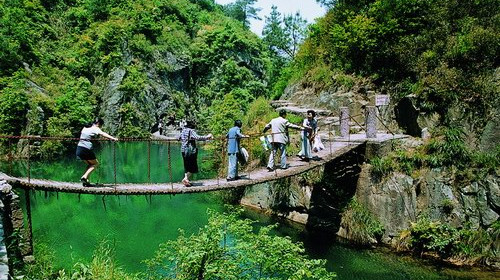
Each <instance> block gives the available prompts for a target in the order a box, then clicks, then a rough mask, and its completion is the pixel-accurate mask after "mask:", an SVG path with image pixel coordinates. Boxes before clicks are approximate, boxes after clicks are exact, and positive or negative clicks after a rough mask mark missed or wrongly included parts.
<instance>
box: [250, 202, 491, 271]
mask: <svg viewBox="0 0 500 280" xmlns="http://www.w3.org/2000/svg"><path fill="white" fill-rule="evenodd" d="M243 217H244V218H249V219H251V220H255V221H257V224H258V225H260V226H263V225H269V224H277V225H278V226H277V228H276V229H275V230H274V231H273V233H274V234H276V235H279V236H289V237H290V238H291V239H292V240H294V241H300V242H302V243H303V244H304V249H305V251H306V254H307V255H308V256H309V257H311V258H315V259H326V260H327V263H326V266H327V269H328V270H329V271H334V272H336V273H337V277H338V278H337V279H352V280H354V279H356V280H372V279H377V280H417V279H422V280H423V279H439V280H441V279H443V280H445V279H446V280H465V279H482V280H491V279H500V273H498V272H494V271H487V270H485V269H481V268H463V269H460V268H456V267H451V266H447V265H445V264H437V263H433V262H432V261H430V260H425V259H416V258H413V257H411V256H410V255H407V254H399V253H396V252H394V251H392V250H391V249H390V248H386V247H378V248H375V249H373V248H370V249H369V248H360V247H355V246H351V245H348V244H347V243H346V242H339V240H338V239H337V237H336V236H335V235H334V234H331V233H330V234H328V233H324V232H323V233H313V232H309V231H308V230H307V229H306V227H305V226H304V225H301V224H297V223H293V222H290V221H288V220H284V219H281V218H277V217H269V216H268V215H265V214H262V213H260V212H257V211H255V210H252V209H246V211H245V212H244V215H243Z"/></svg>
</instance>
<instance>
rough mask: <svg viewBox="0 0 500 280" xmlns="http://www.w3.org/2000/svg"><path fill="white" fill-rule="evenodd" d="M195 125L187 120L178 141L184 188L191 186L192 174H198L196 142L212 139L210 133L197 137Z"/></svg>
mask: <svg viewBox="0 0 500 280" xmlns="http://www.w3.org/2000/svg"><path fill="white" fill-rule="evenodd" d="M195 128H196V123H195V122H194V121H193V120H188V121H187V122H186V125H185V126H184V128H183V129H182V132H181V135H180V136H179V140H180V141H181V153H182V160H183V161H184V178H183V179H182V184H184V186H186V187H190V186H191V181H190V177H191V175H192V174H193V173H198V149H197V148H196V141H204V140H209V139H212V138H213V136H212V134H211V133H209V134H207V135H198V133H196V131H195Z"/></svg>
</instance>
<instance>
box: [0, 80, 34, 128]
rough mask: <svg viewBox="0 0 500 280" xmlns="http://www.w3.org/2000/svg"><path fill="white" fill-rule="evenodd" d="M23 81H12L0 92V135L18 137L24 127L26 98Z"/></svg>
mask: <svg viewBox="0 0 500 280" xmlns="http://www.w3.org/2000/svg"><path fill="white" fill-rule="evenodd" d="M23 82H24V80H23V79H21V80H14V82H12V83H11V84H10V85H9V86H7V87H6V88H4V89H2V90H1V91H0V134H7V135H20V134H21V130H22V129H23V128H24V126H25V125H26V114H27V111H28V96H27V95H26V91H25V89H26V88H25V86H24V83H23Z"/></svg>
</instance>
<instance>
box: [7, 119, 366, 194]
mask: <svg viewBox="0 0 500 280" xmlns="http://www.w3.org/2000/svg"><path fill="white" fill-rule="evenodd" d="M361 115H362V114H357V115H354V116H350V115H349V116H348V119H350V120H352V121H354V122H355V123H356V124H358V125H359V123H358V122H357V121H356V119H355V117H358V116H361ZM345 119H347V118H345ZM345 119H342V120H345ZM339 121H341V119H339ZM333 126H334V124H329V125H327V127H328V142H329V153H330V154H333V146H332V145H333V142H334V139H333V134H332V132H333V131H334V129H333ZM360 126H361V125H360ZM197 131H201V130H197ZM286 133H287V134H288V135H291V134H293V133H298V134H300V133H302V131H299V130H294V129H290V130H289V131H287V132H286ZM245 134H246V135H247V136H248V137H245V138H247V139H246V141H247V145H248V146H247V148H248V149H249V151H248V152H249V154H252V152H253V151H255V150H253V149H252V148H253V146H259V145H258V144H257V143H256V142H257V141H259V142H260V140H259V138H260V137H262V136H264V137H266V138H267V137H269V135H270V136H271V138H272V139H274V137H275V135H278V134H283V132H278V133H272V132H259V133H245ZM21 139H26V140H27V147H26V148H27V149H26V151H27V156H26V158H27V160H28V163H27V175H28V176H27V177H28V182H29V181H30V180H31V161H32V155H31V152H32V151H31V148H30V146H31V144H32V143H33V142H34V141H62V142H78V141H80V140H85V141H88V139H80V138H76V137H61V136H33V135H18V136H13V135H0V142H1V141H2V140H7V141H8V149H9V151H8V155H7V158H8V161H9V172H10V173H12V165H11V162H12V159H13V158H14V155H13V153H12V150H13V148H12V142H13V141H15V140H21ZM229 139H234V138H228V137H226V136H225V135H219V136H216V137H213V138H212V139H210V140H205V141H203V142H202V145H206V144H210V145H212V146H215V147H217V148H216V149H215V153H213V154H212V155H206V154H205V155H204V157H212V158H213V159H214V160H216V161H220V163H221V164H220V167H219V169H218V172H217V174H216V176H217V185H218V186H219V185H220V177H221V174H220V172H223V173H224V172H225V170H226V169H227V162H226V161H227V155H226V154H227V152H226V148H227V141H228V140H229ZM91 141H93V142H109V141H113V140H110V139H106V138H97V139H92V140H91ZM243 141H245V140H243ZM115 142H116V143H121V142H146V143H147V182H148V183H150V184H151V182H152V178H151V176H152V175H151V160H152V159H151V156H152V155H151V145H152V142H154V143H166V146H167V169H168V179H169V180H168V181H169V182H170V184H171V187H172V189H173V188H174V185H173V183H174V182H173V173H172V143H181V140H180V139H178V138H156V137H154V136H153V137H148V138H131V137H123V138H119V139H118V140H116V141H113V143H112V146H111V148H112V161H113V163H112V169H113V177H112V180H113V182H114V184H115V185H116V184H117V183H118V178H117V174H118V169H119V168H118V166H117V146H118V145H117V144H116V143H115ZM197 142H198V141H197ZM270 142H273V141H272V140H271V141H270ZM349 142H350V141H349ZM219 148H220V154H219V151H218V150H219ZM270 152H271V154H272V156H273V157H274V162H275V163H276V162H278V161H277V158H276V156H277V153H276V151H275V149H274V148H271V151H270ZM219 155H220V156H219ZM99 171H101V168H99ZM251 171H252V170H251V168H247V174H248V175H247V178H251V177H252V174H251ZM274 175H275V176H278V173H277V169H274ZM99 177H101V176H99ZM115 188H116V187H115Z"/></svg>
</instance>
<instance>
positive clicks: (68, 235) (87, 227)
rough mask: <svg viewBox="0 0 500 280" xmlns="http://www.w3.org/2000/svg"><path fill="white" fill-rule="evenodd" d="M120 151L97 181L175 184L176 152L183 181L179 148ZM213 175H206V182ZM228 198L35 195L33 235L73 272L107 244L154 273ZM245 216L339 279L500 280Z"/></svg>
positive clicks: (45, 169)
mask: <svg viewBox="0 0 500 280" xmlns="http://www.w3.org/2000/svg"><path fill="white" fill-rule="evenodd" d="M115 145H116V150H114V151H113V148H112V144H105V145H101V146H100V147H99V148H98V149H97V152H96V154H97V156H98V158H99V160H100V161H101V163H102V165H101V168H100V169H99V171H96V172H95V174H93V175H92V177H91V179H92V181H98V182H102V183H107V182H113V181H114V169H115V168H114V166H115V165H116V170H117V173H116V177H117V179H116V180H117V182H148V181H151V182H169V181H170V174H169V172H168V161H169V160H168V158H169V157H168V154H169V150H170V154H171V156H170V162H171V166H172V167H174V168H173V169H174V171H173V172H172V179H173V181H179V180H180V179H181V178H182V176H183V171H182V159H181V158H180V152H179V148H178V147H173V146H172V147H170V148H168V146H167V145H165V144H152V145H151V156H150V160H151V161H150V162H149V164H148V157H147V154H148V152H147V150H148V146H147V144H143V143H119V144H115ZM205 156H209V155H206V154H205ZM202 157H203V155H202ZM200 161H201V162H207V161H206V160H203V159H200ZM148 165H149V166H150V168H149V171H148V168H147V166H148ZM27 166H28V165H27V164H26V162H14V163H5V162H3V163H2V162H0V170H1V171H3V172H7V171H9V172H10V174H12V175H15V176H26V174H27ZM83 171H84V164H83V163H82V162H79V161H78V160H75V159H74V157H73V156H68V158H66V159H64V160H61V161H58V162H53V163H47V162H45V163H43V164H41V163H36V162H32V163H30V175H31V177H33V178H47V179H52V180H60V181H78V180H79V178H80V176H81V174H82V173H83ZM148 174H149V175H148ZM212 175H213V174H209V173H207V172H202V174H201V175H199V178H203V177H209V176H212ZM220 194H221V193H219V192H212V193H198V194H181V195H175V196H169V195H161V196H101V195H78V194H67V193H59V194H56V193H45V192H32V194H31V202H32V205H31V207H32V222H33V236H34V240H35V242H43V243H46V244H48V245H49V246H50V248H51V249H52V250H54V252H55V255H56V258H57V263H56V266H59V267H62V268H67V269H71V267H72V265H73V264H74V263H75V262H77V261H84V262H88V261H89V260H90V258H91V256H92V253H93V250H94V249H95V248H96V246H97V244H98V243H99V242H101V241H103V240H107V241H111V242H112V243H113V245H114V248H115V254H116V259H117V261H118V263H119V264H120V265H121V266H122V267H123V268H124V269H125V270H127V271H129V272H140V271H143V270H144V269H145V267H146V266H145V264H144V263H143V262H142V261H143V260H146V259H149V258H151V257H153V255H154V252H155V251H156V250H157V249H158V245H159V244H160V243H163V242H165V241H167V240H173V239H176V238H177V236H178V229H183V230H185V231H186V233H187V234H190V233H195V232H197V231H198V229H199V228H200V227H202V226H204V225H205V224H206V222H207V219H208V216H207V209H212V210H216V211H223V210H224V207H223V205H222V202H221V199H220V197H221V195H220ZM21 197H23V196H21ZM242 218H250V219H252V220H255V221H256V222H257V225H268V224H274V223H278V225H279V226H278V227H277V228H276V230H275V231H274V234H277V235H282V236H290V237H291V238H292V239H293V240H296V241H299V242H303V243H304V246H305V248H306V253H307V254H308V255H309V256H310V257H312V258H322V259H326V260H327V269H328V270H329V271H334V272H336V273H337V275H338V278H337V279H360V280H362V279H377V280H384V279H394V280H399V279H401V280H403V279H498V276H499V275H498V274H497V273H494V272H487V271H484V270H483V271H479V270H471V269H462V270H461V269H456V268H449V267H446V266H443V265H441V266H440V265H435V264H432V263H429V262H426V261H423V260H418V259H413V258H411V257H409V256H406V255H398V254H395V253H393V252H391V251H390V250H388V249H375V250H372V249H357V248H353V247H350V246H346V245H342V244H339V243H338V242H335V241H333V238H332V237H331V236H330V237H319V236H317V235H314V236H313V235H311V234H309V233H308V232H307V230H306V229H305V228H304V227H303V226H301V225H297V224H293V223H289V222H286V221H283V220H275V219H273V218H270V217H267V216H265V215H262V214H260V213H258V212H255V211H252V210H250V209H247V210H246V211H245V213H244V217H242Z"/></svg>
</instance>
